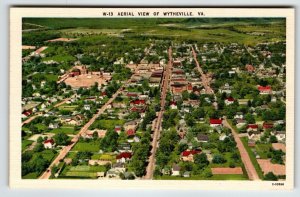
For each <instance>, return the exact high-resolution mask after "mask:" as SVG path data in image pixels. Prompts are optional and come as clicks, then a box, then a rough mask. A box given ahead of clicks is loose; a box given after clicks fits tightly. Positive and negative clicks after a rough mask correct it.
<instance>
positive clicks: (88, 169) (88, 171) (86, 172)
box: [61, 166, 106, 178]
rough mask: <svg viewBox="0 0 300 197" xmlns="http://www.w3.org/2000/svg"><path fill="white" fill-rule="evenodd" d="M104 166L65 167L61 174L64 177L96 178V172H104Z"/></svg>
mask: <svg viewBox="0 0 300 197" xmlns="http://www.w3.org/2000/svg"><path fill="white" fill-rule="evenodd" d="M105 171H106V168H105V166H67V167H66V168H64V170H63V172H62V173H61V175H62V176H66V177H88V178H96V177H97V172H105Z"/></svg>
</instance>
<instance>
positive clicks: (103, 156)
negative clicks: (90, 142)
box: [92, 154, 116, 161]
mask: <svg viewBox="0 0 300 197" xmlns="http://www.w3.org/2000/svg"><path fill="white" fill-rule="evenodd" d="M92 159H103V160H109V161H115V160H116V156H115V155H109V154H94V155H92Z"/></svg>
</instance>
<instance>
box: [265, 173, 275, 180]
mask: <svg viewBox="0 0 300 197" xmlns="http://www.w3.org/2000/svg"><path fill="white" fill-rule="evenodd" d="M264 180H267V181H277V180H278V178H277V176H276V175H275V174H274V173H273V172H268V173H267V174H266V175H265V176H264Z"/></svg>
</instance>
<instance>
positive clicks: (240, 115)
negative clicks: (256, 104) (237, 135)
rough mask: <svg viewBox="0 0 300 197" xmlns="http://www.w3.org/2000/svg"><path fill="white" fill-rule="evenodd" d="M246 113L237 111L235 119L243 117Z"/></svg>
mask: <svg viewBox="0 0 300 197" xmlns="http://www.w3.org/2000/svg"><path fill="white" fill-rule="evenodd" d="M243 118H244V114H243V112H237V113H236V115H235V116H234V119H243Z"/></svg>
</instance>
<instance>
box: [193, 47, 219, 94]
mask: <svg viewBox="0 0 300 197" xmlns="http://www.w3.org/2000/svg"><path fill="white" fill-rule="evenodd" d="M192 52H193V58H194V61H195V63H196V66H197V69H198V71H199V73H200V75H201V80H202V84H203V86H204V88H205V92H206V93H207V94H214V91H213V89H212V88H211V87H210V79H209V78H208V77H207V76H206V74H205V73H204V72H203V70H202V68H201V66H200V64H199V62H198V60H197V53H196V51H195V49H194V47H192Z"/></svg>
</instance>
